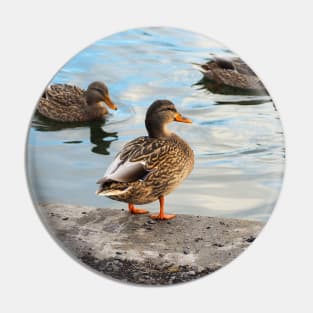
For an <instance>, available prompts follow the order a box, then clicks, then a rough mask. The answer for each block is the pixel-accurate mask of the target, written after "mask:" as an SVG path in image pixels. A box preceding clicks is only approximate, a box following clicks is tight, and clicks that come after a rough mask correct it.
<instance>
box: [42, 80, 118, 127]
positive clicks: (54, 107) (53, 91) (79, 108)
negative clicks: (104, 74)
mask: <svg viewBox="0 0 313 313" xmlns="http://www.w3.org/2000/svg"><path fill="white" fill-rule="evenodd" d="M103 102H105V103H106V104H107V105H108V107H109V108H111V109H112V110H117V106H116V105H115V104H114V103H113V102H112V100H111V98H110V96H109V90H108V87H107V86H106V85H105V84H104V83H102V82H97V81H96V82H93V83H91V84H90V85H89V86H88V88H87V90H83V89H81V88H79V87H77V86H71V85H67V84H56V85H51V86H49V87H48V88H47V89H46V90H45V92H44V94H43V95H42V97H41V99H40V100H39V103H38V106H37V110H38V112H39V113H40V114H42V115H43V116H45V117H47V118H49V119H52V120H54V121H60V122H86V121H92V120H99V119H102V118H103V117H104V116H105V115H107V114H108V110H107V108H106V107H105V106H103V104H102V103H103Z"/></svg>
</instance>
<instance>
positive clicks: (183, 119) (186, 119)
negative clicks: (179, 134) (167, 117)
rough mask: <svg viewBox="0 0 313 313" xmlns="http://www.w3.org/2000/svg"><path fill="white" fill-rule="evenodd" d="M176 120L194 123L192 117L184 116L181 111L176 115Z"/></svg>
mask: <svg viewBox="0 0 313 313" xmlns="http://www.w3.org/2000/svg"><path fill="white" fill-rule="evenodd" d="M174 121H175V122H181V123H192V120H191V119H189V118H187V117H184V116H182V115H181V114H180V113H177V114H176V115H175V118H174Z"/></svg>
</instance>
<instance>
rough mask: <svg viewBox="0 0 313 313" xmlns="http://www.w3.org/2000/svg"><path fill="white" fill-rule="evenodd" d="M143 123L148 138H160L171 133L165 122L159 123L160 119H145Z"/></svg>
mask: <svg viewBox="0 0 313 313" xmlns="http://www.w3.org/2000/svg"><path fill="white" fill-rule="evenodd" d="M145 123H146V129H147V131H148V135H149V137H150V138H162V137H169V136H170V135H171V132H170V131H169V130H168V128H167V123H160V121H158V120H154V119H146V121H145Z"/></svg>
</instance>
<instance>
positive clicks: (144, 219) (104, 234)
mask: <svg viewBox="0 0 313 313" xmlns="http://www.w3.org/2000/svg"><path fill="white" fill-rule="evenodd" d="M39 210H40V213H41V215H42V217H43V219H44V220H45V222H46V224H47V225H48V227H49V228H50V231H51V232H52V233H53V235H54V236H55V237H56V238H57V240H58V241H60V242H61V244H62V245H63V246H65V248H66V249H67V250H68V251H69V252H70V253H71V254H73V255H74V256H76V257H77V258H78V259H79V260H80V261H81V262H83V263H85V264H87V265H89V266H90V267H92V268H93V269H95V270H96V271H98V272H101V273H103V274H106V275H110V276H111V277H113V278H116V279H120V280H124V281H127V282H132V283H139V284H148V285H168V284H173V283H179V282H185V281H189V280H192V279H195V278H198V277H201V276H204V275H206V274H209V273H212V272H214V271H216V270H217V269H219V268H221V267H223V266H224V265H226V264H227V263H229V262H230V261H232V260H233V259H234V258H236V257H237V256H238V255H239V254H240V253H241V252H242V251H243V250H245V249H246V248H247V247H248V246H249V245H250V243H251V242H253V241H254V239H255V238H256V236H257V235H258V233H259V232H260V230H261V229H262V227H263V225H264V224H263V223H261V222H255V221H248V220H238V219H225V218H216V217H207V216H193V215H183V214H179V215H177V217H176V218H175V219H173V220H170V221H154V220H151V219H150V218H149V216H148V215H131V214H130V213H128V212H127V211H126V210H113V209H103V208H91V207H82V206H73V205H63V204H46V205H40V207H39Z"/></svg>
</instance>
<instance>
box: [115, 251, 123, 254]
mask: <svg viewBox="0 0 313 313" xmlns="http://www.w3.org/2000/svg"><path fill="white" fill-rule="evenodd" d="M115 254H123V252H121V251H116V252H115Z"/></svg>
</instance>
